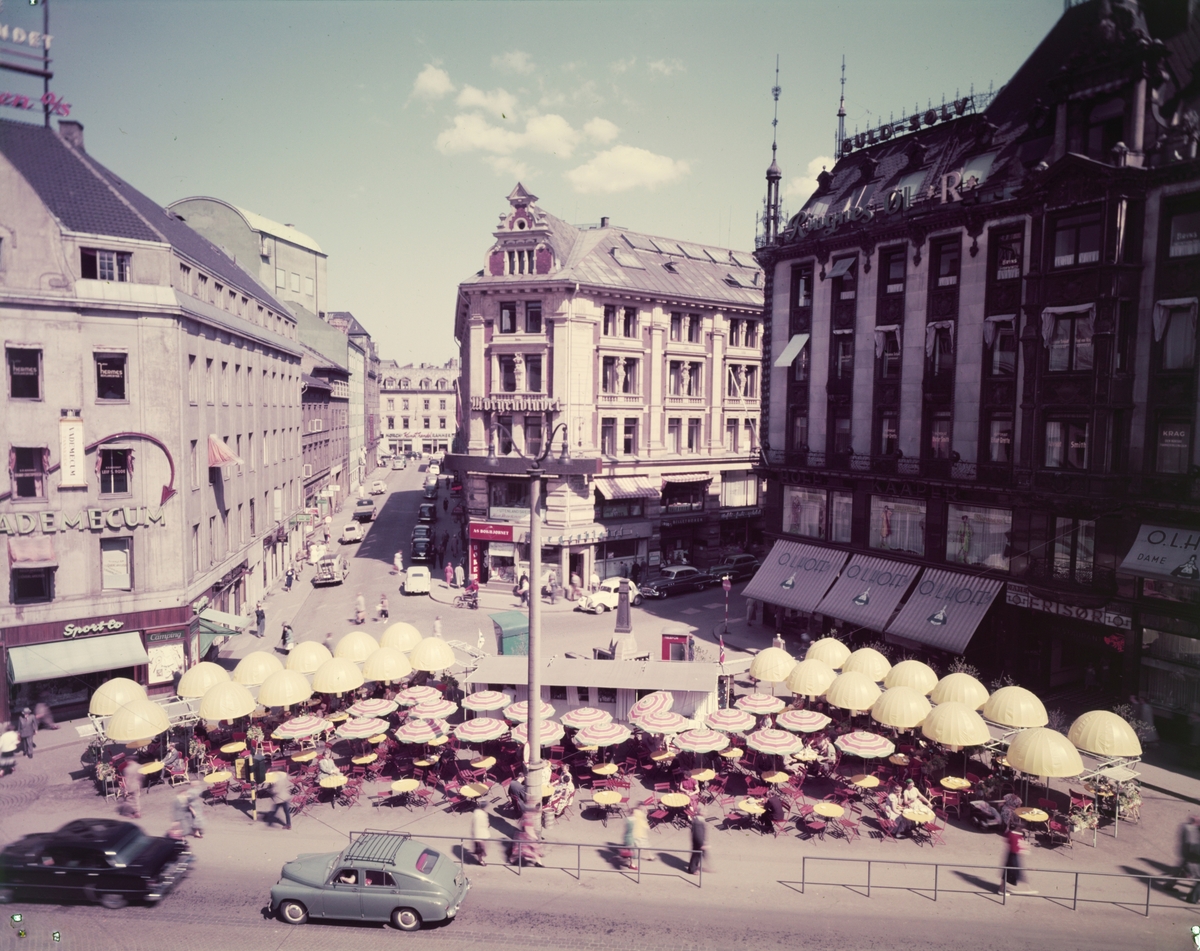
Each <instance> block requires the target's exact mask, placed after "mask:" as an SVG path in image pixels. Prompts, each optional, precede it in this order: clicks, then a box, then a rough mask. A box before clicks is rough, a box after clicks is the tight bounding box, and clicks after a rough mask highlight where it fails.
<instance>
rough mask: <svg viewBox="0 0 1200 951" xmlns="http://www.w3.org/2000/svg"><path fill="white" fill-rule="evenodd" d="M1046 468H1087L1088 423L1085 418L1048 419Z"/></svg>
mask: <svg viewBox="0 0 1200 951" xmlns="http://www.w3.org/2000/svg"><path fill="white" fill-rule="evenodd" d="M1045 448H1046V455H1045V459H1046V468H1047V469H1076V470H1080V471H1082V470H1086V469H1087V467H1088V423H1087V420H1084V419H1051V420H1047V421H1046V447H1045Z"/></svg>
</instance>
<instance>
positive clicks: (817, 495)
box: [783, 485, 829, 538]
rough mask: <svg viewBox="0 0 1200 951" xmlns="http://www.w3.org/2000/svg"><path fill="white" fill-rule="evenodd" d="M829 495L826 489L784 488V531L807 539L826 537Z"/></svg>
mask: <svg viewBox="0 0 1200 951" xmlns="http://www.w3.org/2000/svg"><path fill="white" fill-rule="evenodd" d="M828 495H829V493H828V492H826V491H825V490H824V489H802V488H798V487H797V486H793V485H785V486H784V487H783V531H784V532H786V533H788V534H790V535H804V536H805V537H807V538H824V537H825V514H826V506H827V505H828Z"/></svg>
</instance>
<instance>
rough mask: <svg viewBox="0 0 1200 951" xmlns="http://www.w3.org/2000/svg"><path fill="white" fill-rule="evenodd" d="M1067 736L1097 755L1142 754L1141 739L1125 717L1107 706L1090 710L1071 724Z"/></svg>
mask: <svg viewBox="0 0 1200 951" xmlns="http://www.w3.org/2000/svg"><path fill="white" fill-rule="evenodd" d="M1067 739H1068V740H1070V741H1071V742H1072V743H1073V744H1074V745H1075V748H1076V749H1080V750H1083V751H1085V752H1087V753H1095V754H1096V755H1097V756H1106V757H1107V756H1122V757H1128V756H1141V755H1142V743H1141V740H1139V739H1138V736H1137V734H1136V733H1135V732H1134V731H1133V727H1131V726H1130V725H1129V724H1128V723H1127V722H1126V721H1125V720H1123V719H1122V718H1121V717H1119V716H1117V715H1116V714H1115V713H1112V712H1110V711H1108V710H1090V711H1088V712H1087V713H1085V714H1083V715H1082V716H1080V717H1079V718H1077V719H1076V720H1075V722H1074V723H1072V724H1071V729H1069V730H1067Z"/></svg>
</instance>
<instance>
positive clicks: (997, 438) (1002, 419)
mask: <svg viewBox="0 0 1200 951" xmlns="http://www.w3.org/2000/svg"><path fill="white" fill-rule="evenodd" d="M1012 447H1013V421H1012V416H1010V415H1009V414H1007V413H1005V414H1000V415H993V416H992V417H991V418H990V419H988V461H989V462H994V463H997V464H999V465H1011V464H1012V461H1013V456H1012Z"/></svg>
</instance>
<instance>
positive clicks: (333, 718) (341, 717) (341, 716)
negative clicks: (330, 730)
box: [325, 710, 350, 723]
mask: <svg viewBox="0 0 1200 951" xmlns="http://www.w3.org/2000/svg"><path fill="white" fill-rule="evenodd" d="M325 719H326V720H328V721H329V722H330V723H345V722H346V721H347V720H349V719H350V714H348V713H347V712H346V711H345V710H339V711H338V712H337V713H331V714H329V715H328V716H327V717H325Z"/></svg>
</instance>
